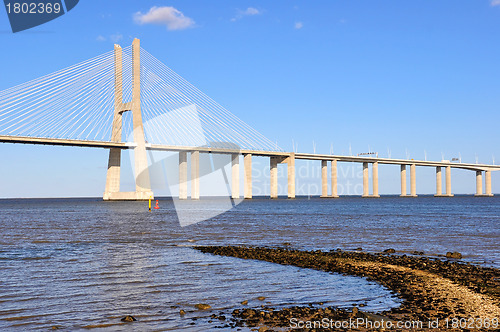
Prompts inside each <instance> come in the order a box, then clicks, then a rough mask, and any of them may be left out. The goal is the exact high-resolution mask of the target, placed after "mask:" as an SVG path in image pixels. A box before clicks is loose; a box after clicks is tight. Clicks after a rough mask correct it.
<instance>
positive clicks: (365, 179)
mask: <svg viewBox="0 0 500 332" xmlns="http://www.w3.org/2000/svg"><path fill="white" fill-rule="evenodd" d="M363 197H370V188H369V182H368V163H363Z"/></svg>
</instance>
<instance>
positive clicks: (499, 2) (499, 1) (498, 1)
mask: <svg viewBox="0 0 500 332" xmlns="http://www.w3.org/2000/svg"><path fill="white" fill-rule="evenodd" d="M491 5H492V6H493V7H495V6H500V0H491Z"/></svg>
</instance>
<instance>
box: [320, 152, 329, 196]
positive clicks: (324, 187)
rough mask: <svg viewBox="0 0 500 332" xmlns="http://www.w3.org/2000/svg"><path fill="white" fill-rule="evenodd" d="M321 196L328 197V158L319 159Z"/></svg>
mask: <svg viewBox="0 0 500 332" xmlns="http://www.w3.org/2000/svg"><path fill="white" fill-rule="evenodd" d="M321 197H328V160H322V161H321Z"/></svg>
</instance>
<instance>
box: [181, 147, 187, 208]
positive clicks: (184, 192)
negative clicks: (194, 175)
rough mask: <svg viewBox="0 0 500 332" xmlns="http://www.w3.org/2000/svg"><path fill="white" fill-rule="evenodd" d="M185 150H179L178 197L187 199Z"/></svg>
mask: <svg viewBox="0 0 500 332" xmlns="http://www.w3.org/2000/svg"><path fill="white" fill-rule="evenodd" d="M187 176H188V168H187V152H182V151H181V152H179V199H187V192H188V187H187V186H188V182H187Z"/></svg>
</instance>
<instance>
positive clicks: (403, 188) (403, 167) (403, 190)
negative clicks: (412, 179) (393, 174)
mask: <svg viewBox="0 0 500 332" xmlns="http://www.w3.org/2000/svg"><path fill="white" fill-rule="evenodd" d="M406 196H408V195H407V194H406V165H401V197H406Z"/></svg>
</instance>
